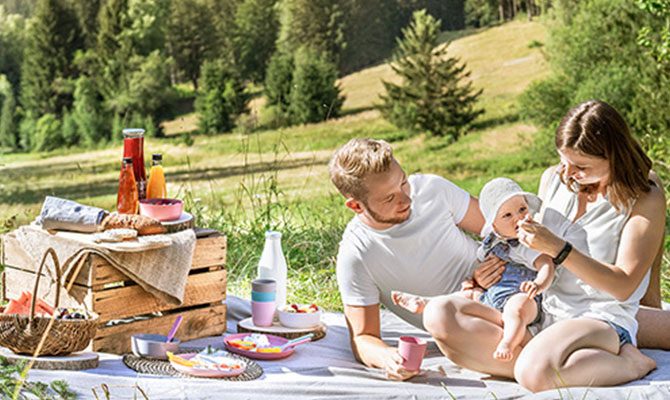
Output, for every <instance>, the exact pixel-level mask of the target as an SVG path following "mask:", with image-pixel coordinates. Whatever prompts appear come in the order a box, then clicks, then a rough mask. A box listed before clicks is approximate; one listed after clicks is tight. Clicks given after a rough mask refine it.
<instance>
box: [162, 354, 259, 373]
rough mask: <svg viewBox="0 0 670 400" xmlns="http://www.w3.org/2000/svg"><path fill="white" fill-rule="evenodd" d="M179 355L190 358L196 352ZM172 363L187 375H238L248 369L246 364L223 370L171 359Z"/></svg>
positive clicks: (185, 358) (186, 358)
mask: <svg viewBox="0 0 670 400" xmlns="http://www.w3.org/2000/svg"><path fill="white" fill-rule="evenodd" d="M178 355H179V357H181V358H183V359H184V360H190V359H191V358H193V357H195V355H196V353H187V354H178ZM170 364H172V366H173V367H174V369H176V370H177V371H179V372H182V373H184V374H187V375H193V376H199V377H202V378H223V377H226V376H237V375H240V374H241V373H242V372H244V370H245V369H247V366H246V364H244V365H242V367H241V368H240V369H231V370H225V369H223V370H221V369H215V368H206V367H200V368H198V367H187V366H185V365H181V364H178V363H176V362H173V361H170Z"/></svg>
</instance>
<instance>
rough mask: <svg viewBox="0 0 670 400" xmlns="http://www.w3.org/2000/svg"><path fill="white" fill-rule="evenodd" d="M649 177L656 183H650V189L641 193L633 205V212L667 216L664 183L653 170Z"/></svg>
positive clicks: (651, 215)
mask: <svg viewBox="0 0 670 400" xmlns="http://www.w3.org/2000/svg"><path fill="white" fill-rule="evenodd" d="M649 179H650V180H652V181H653V182H654V183H655V185H650V186H651V188H650V190H649V191H648V192H645V193H642V195H640V197H639V198H638V199H637V201H636V202H635V206H634V207H633V214H645V215H649V216H650V217H659V218H665V207H666V201H665V191H664V190H663V184H662V183H661V180H660V178H659V177H658V175H656V174H655V173H654V172H653V171H652V172H651V173H650V174H649ZM661 216H662V217H661Z"/></svg>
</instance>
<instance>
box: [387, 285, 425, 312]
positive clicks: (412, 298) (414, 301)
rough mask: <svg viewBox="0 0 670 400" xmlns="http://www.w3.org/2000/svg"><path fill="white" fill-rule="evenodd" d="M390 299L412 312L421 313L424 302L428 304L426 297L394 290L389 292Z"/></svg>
mask: <svg viewBox="0 0 670 400" xmlns="http://www.w3.org/2000/svg"><path fill="white" fill-rule="evenodd" d="M391 299H392V300H393V304H395V305H397V306H400V307H402V308H404V309H405V310H407V311H409V312H411V313H414V314H421V313H423V310H424V308H426V304H428V299H426V298H425V297H421V296H417V295H414V294H409V293H405V292H396V291H395V290H394V291H392V292H391Z"/></svg>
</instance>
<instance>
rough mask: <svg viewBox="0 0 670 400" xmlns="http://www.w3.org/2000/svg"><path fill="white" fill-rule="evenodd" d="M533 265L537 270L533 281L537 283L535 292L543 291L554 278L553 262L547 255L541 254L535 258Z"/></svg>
mask: <svg viewBox="0 0 670 400" xmlns="http://www.w3.org/2000/svg"><path fill="white" fill-rule="evenodd" d="M533 266H534V267H535V269H536V270H537V277H536V278H535V281H534V282H535V284H536V285H537V293H538V294H540V293H542V292H544V291H545V290H546V289H547V288H548V287H549V285H551V282H552V281H553V280H554V268H555V267H554V262H553V261H552V260H551V257H549V255H547V254H541V255H540V256H539V257H538V258H536V259H535V262H534V263H533Z"/></svg>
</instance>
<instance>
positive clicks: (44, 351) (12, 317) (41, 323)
mask: <svg viewBox="0 0 670 400" xmlns="http://www.w3.org/2000/svg"><path fill="white" fill-rule="evenodd" d="M47 255H51V258H52V259H53V262H54V268H55V269H56V299H55V304H54V308H56V309H57V308H58V302H59V300H60V289H61V270H60V265H59V263H58V258H57V257H56V252H55V251H54V250H53V249H51V248H49V249H48V250H47V251H46V252H45V253H44V257H43V258H42V262H41V263H40V267H39V269H38V270H37V274H36V275H35V286H34V288H33V296H32V301H31V303H30V315H29V316H26V315H19V314H0V346H4V347H7V348H9V349H10V350H12V351H13V352H15V353H18V354H32V355H34V356H46V355H49V356H61V355H66V354H69V353H72V352H75V351H81V350H84V349H85V348H86V347H87V346H88V344H89V342H90V341H91V339H92V338H93V336H94V335H95V328H96V325H97V322H98V316H97V315H96V314H94V313H91V312H88V315H89V318H87V319H67V320H66V319H60V318H56V317H55V316H40V315H37V316H35V300H36V299H37V289H38V286H39V278H40V274H41V272H42V268H43V267H44V264H45V262H46V260H47ZM40 342H43V343H40ZM40 346H41V347H40Z"/></svg>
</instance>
